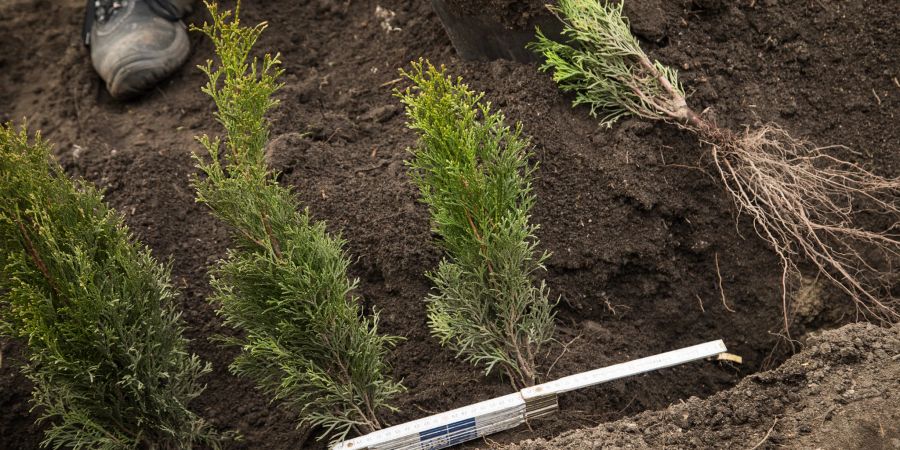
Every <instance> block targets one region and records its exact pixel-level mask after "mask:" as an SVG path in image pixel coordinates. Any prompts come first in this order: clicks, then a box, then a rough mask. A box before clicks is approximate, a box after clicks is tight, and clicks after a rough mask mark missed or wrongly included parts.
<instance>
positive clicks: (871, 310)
mask: <svg viewBox="0 0 900 450" xmlns="http://www.w3.org/2000/svg"><path fill="white" fill-rule="evenodd" d="M622 7H623V4H622V3H621V2H616V3H611V2H607V1H606V0H599V1H598V0H560V1H559V2H558V5H557V6H552V7H550V8H551V10H552V11H553V12H555V13H556V14H557V15H558V16H559V17H560V19H561V20H562V21H563V23H564V30H563V36H564V37H565V38H567V39H568V41H567V42H565V43H564V42H556V41H553V40H551V39H549V38H547V37H545V36H544V35H543V34H541V33H540V31H538V40H537V41H536V42H534V43H532V44H531V45H530V46H531V48H532V49H534V50H535V51H537V52H540V53H541V54H543V56H544V57H545V58H546V62H545V64H544V65H543V66H542V69H543V70H545V71H550V72H552V73H553V79H554V80H555V81H556V82H557V83H558V85H559V87H560V88H561V89H562V90H563V91H566V92H572V93H574V94H575V100H574V104H575V105H586V106H588V107H589V108H590V113H591V114H592V115H594V116H597V117H600V119H601V122H602V123H603V124H604V125H611V124H612V123H614V122H615V121H616V120H618V119H619V118H621V117H624V116H638V117H643V118H647V119H651V120H661V121H666V122H673V123H676V124H678V125H679V126H681V127H683V128H685V129H687V130H689V131H691V132H693V133H696V134H697V135H698V136H699V137H700V139H701V141H703V142H704V143H706V144H707V148H708V149H709V151H710V154H711V156H712V161H713V163H714V165H715V168H716V171H717V172H718V177H719V179H720V180H721V181H722V183H723V185H724V187H725V190H726V191H727V192H728V193H729V194H730V195H731V197H732V199H733V200H734V203H735V206H736V207H737V209H738V211H740V212H742V213H745V214H749V215H750V217H752V218H753V221H754V225H755V229H756V231H757V234H758V235H759V236H760V237H761V238H763V239H764V240H766V241H767V242H768V243H769V244H770V245H771V246H772V248H773V249H774V250H775V252H776V253H777V254H778V256H779V257H780V258H781V262H782V266H783V280H784V284H783V286H782V292H783V293H784V298H785V328H787V327H788V307H787V301H786V299H787V291H788V284H791V280H796V279H798V278H799V274H800V270H799V264H801V263H803V264H810V265H811V266H812V267H815V268H816V269H817V270H818V272H819V273H820V274H821V275H822V276H823V277H825V278H826V279H828V280H830V281H832V282H833V283H834V284H835V285H837V286H838V287H840V288H841V289H842V290H843V291H844V292H846V293H847V294H848V295H849V296H850V297H851V298H852V299H853V300H854V301H855V302H856V304H857V305H858V307H859V309H860V310H861V311H863V312H864V313H866V314H867V315H870V316H873V317H881V318H884V319H887V320H891V321H893V320H897V319H898V318H900V313H898V310H897V302H896V300H894V299H892V298H890V288H891V286H890V285H891V278H892V277H893V274H892V273H891V272H892V271H891V270H886V271H879V270H877V269H875V268H874V265H873V264H872V255H878V257H885V258H887V259H888V260H890V259H894V258H897V257H898V256H900V235H898V233H897V230H896V229H892V228H888V229H886V230H881V231H879V230H869V229H865V228H863V227H862V226H861V225H859V224H858V223H857V222H856V221H855V216H856V213H857V212H858V211H859V210H861V209H867V210H868V211H870V212H873V213H875V214H878V215H882V216H884V217H886V218H887V222H888V223H894V224H896V223H897V222H898V221H900V195H898V193H900V180H898V179H893V180H892V179H885V178H882V177H879V176H877V175H875V174H873V173H871V172H868V171H866V170H864V169H862V168H861V167H859V166H857V165H855V164H853V163H850V162H847V161H842V160H840V159H838V158H835V157H834V156H831V155H829V154H828V153H826V151H825V150H826V149H825V148H822V147H816V146H815V145H812V144H811V143H809V142H805V141H802V140H799V139H796V138H794V137H792V136H791V135H790V134H788V133H787V132H786V131H785V130H783V129H782V128H781V127H779V126H778V125H774V124H768V125H764V126H762V127H758V128H755V129H747V131H746V132H744V133H735V132H732V131H731V130H728V129H725V128H721V127H719V126H718V125H716V124H715V123H713V122H712V121H710V120H708V119H706V118H705V117H703V116H702V115H701V114H697V113H696V112H695V111H694V110H693V109H691V108H690V106H689V105H688V103H687V99H686V96H685V93H684V90H683V89H682V87H681V85H680V83H679V82H678V78H677V72H676V71H675V70H674V69H672V68H670V67H667V66H665V65H664V64H662V63H660V62H659V61H652V60H651V59H650V58H649V57H648V56H647V54H646V53H644V51H643V50H642V49H641V47H640V44H639V43H638V41H637V39H636V38H635V37H634V35H633V34H632V33H631V30H630V28H629V26H628V23H627V21H626V19H625V17H623V15H622ZM862 205H865V206H862Z"/></svg>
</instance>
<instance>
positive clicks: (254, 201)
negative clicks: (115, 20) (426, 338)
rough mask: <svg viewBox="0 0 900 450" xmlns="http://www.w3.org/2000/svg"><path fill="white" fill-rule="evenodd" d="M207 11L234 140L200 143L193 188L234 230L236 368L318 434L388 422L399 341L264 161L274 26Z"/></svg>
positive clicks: (222, 106) (230, 290) (229, 298)
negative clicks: (384, 329) (267, 38)
mask: <svg viewBox="0 0 900 450" xmlns="http://www.w3.org/2000/svg"><path fill="white" fill-rule="evenodd" d="M207 7H208V8H209V11H210V14H211V16H212V23H206V24H204V25H203V27H202V28H201V31H203V33H204V34H206V35H207V36H208V37H209V38H210V39H211V40H212V42H213V44H214V46H215V52H216V55H217V56H218V62H217V63H216V64H214V63H213V62H212V61H209V62H207V64H206V66H203V67H201V69H202V70H203V71H204V72H205V73H206V75H208V77H209V82H208V83H207V84H206V86H205V87H204V88H203V91H204V92H205V93H207V94H208V95H209V96H210V97H212V99H213V101H214V102H215V104H216V106H217V108H218V112H217V113H216V118H217V119H218V121H219V123H220V124H221V125H222V126H223V127H224V128H225V137H224V139H222V140H219V139H215V140H213V139H210V138H209V137H208V136H203V137H201V138H200V139H199V140H200V142H201V143H202V144H203V147H204V148H205V149H206V151H207V152H208V154H209V158H204V157H200V156H197V155H195V158H196V160H197V165H198V167H199V168H200V170H201V171H202V173H203V175H204V176H203V177H200V176H198V177H196V178H195V179H194V186H195V187H196V189H197V201H199V202H201V203H204V204H206V205H208V206H209V207H210V208H211V209H212V212H213V214H214V215H215V216H216V217H218V218H219V219H221V220H222V221H223V222H225V223H226V224H228V225H229V226H230V228H231V230H232V231H233V233H232V234H233V237H234V243H233V247H232V248H231V249H230V250H229V252H228V256H227V257H226V258H225V259H224V260H223V261H220V262H219V264H218V266H217V267H216V268H215V269H214V271H213V279H212V286H213V289H214V291H215V292H214V295H213V297H212V299H211V301H212V302H213V303H214V304H215V305H216V306H217V308H218V313H219V314H220V315H221V316H222V317H224V319H225V324H226V325H228V326H230V327H233V328H234V329H236V330H240V331H241V332H242V333H241V334H240V335H239V336H237V337H228V338H223V339H224V341H225V342H226V343H227V344H230V345H233V346H235V347H237V348H240V350H241V351H240V353H239V354H238V356H237V358H236V359H235V360H234V362H233V363H232V364H231V366H230V369H231V371H232V372H233V373H235V374H238V375H242V376H246V377H248V378H250V379H252V380H254V381H255V382H256V384H257V385H258V386H259V387H260V388H261V389H263V390H264V391H266V392H268V393H270V394H271V395H272V396H273V397H274V399H276V400H280V401H283V402H285V403H286V404H287V405H288V406H290V407H293V408H295V409H296V410H297V411H298V413H299V418H300V424H301V425H303V424H308V425H312V426H321V427H322V428H323V431H322V434H321V437H320V438H325V437H328V438H331V439H333V440H334V441H337V440H341V439H343V438H344V437H345V436H346V435H347V434H348V433H350V432H351V431H355V432H357V433H367V432H370V431H374V430H376V429H379V428H381V426H382V422H381V421H380V419H379V414H380V413H382V412H383V411H384V410H393V409H394V408H393V407H392V406H391V405H390V402H391V399H392V397H394V396H395V395H396V394H398V393H400V392H402V391H403V387H402V386H401V385H400V384H399V383H397V382H395V381H394V380H392V379H391V378H390V371H391V370H390V367H389V366H388V365H387V363H386V362H385V359H386V356H387V355H386V354H387V352H388V350H389V349H390V347H391V346H392V345H393V344H394V343H395V342H396V341H397V338H395V337H391V336H384V335H381V334H379V333H378V315H377V314H375V315H373V316H370V317H366V316H364V315H363V314H362V309H361V306H360V304H359V301H358V299H357V297H356V296H354V295H353V290H354V288H355V285H356V281H354V280H351V279H350V278H349V277H348V275H347V267H348V266H349V264H350V260H349V258H348V257H347V255H346V254H345V253H344V250H343V241H342V240H341V239H340V238H338V237H335V236H331V235H329V234H328V233H326V231H325V224H324V223H322V222H314V221H313V220H312V219H311V218H310V216H309V213H308V212H307V211H306V210H304V209H301V208H300V206H299V201H298V200H297V198H296V197H295V196H294V194H293V193H292V192H291V191H290V190H289V189H287V188H285V187H282V186H280V185H279V184H278V183H277V182H276V181H275V177H274V176H273V174H272V173H271V172H270V171H269V169H268V167H267V166H266V161H265V157H264V150H265V146H266V143H267V142H268V136H269V122H268V120H267V119H266V117H265V116H266V113H267V112H268V111H269V110H270V109H271V108H272V107H274V106H275V105H276V101H275V100H274V99H273V98H272V94H273V93H274V92H275V91H276V90H277V89H278V88H279V87H280V84H279V83H278V77H279V76H280V75H281V69H279V60H278V56H277V55H276V56H271V55H268V54H267V55H265V56H264V57H263V58H262V60H261V61H260V60H256V59H254V60H253V61H248V54H249V52H250V50H251V49H252V47H253V45H254V44H255V43H256V40H257V39H258V38H259V36H260V34H261V33H262V32H263V29H264V28H265V24H260V25H257V26H255V27H243V26H241V25H240V21H239V19H238V13H237V11H236V12H235V15H234V18H233V20H228V19H229V16H230V13H229V12H222V13H219V11H218V8H217V7H216V5H215V4H207ZM222 147H224V149H223V148H222Z"/></svg>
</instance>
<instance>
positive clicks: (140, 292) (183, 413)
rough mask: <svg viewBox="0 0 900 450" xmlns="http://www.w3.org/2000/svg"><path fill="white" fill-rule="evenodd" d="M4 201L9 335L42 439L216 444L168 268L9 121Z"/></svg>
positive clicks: (1, 240) (203, 366)
mask: <svg viewBox="0 0 900 450" xmlns="http://www.w3.org/2000/svg"><path fill="white" fill-rule="evenodd" d="M0 198H2V199H3V200H2V201H0V334H3V335H7V336H12V337H17V338H20V339H22V340H23V341H25V342H26V343H27V349H28V350H27V354H28V364H27V365H26V366H25V367H24V368H23V370H24V372H25V374H26V376H27V377H28V378H29V380H30V381H31V383H32V384H33V390H32V404H33V405H34V407H35V410H36V411H37V413H38V415H39V417H40V419H39V420H40V421H46V422H48V426H47V429H46V431H45V433H44V436H45V440H44V441H43V442H42V443H41V445H42V446H43V447H52V448H76V449H79V448H90V449H108V450H120V449H138V448H146V449H150V448H156V449H190V448H192V447H195V446H202V447H203V448H209V447H212V448H218V447H219V439H220V436H219V435H217V434H216V433H215V431H214V430H212V429H211V428H210V427H209V425H208V424H207V423H206V422H205V421H204V420H203V419H202V418H200V417H198V416H197V415H196V414H194V413H193V412H192V411H190V410H189V409H188V407H187V406H188V403H189V402H190V401H191V400H192V399H193V398H195V397H197V396H198V395H200V393H201V392H202V391H203V389H204V386H203V385H202V384H201V382H200V378H201V377H202V376H203V375H204V374H206V373H207V372H209V371H210V366H209V364H207V363H204V362H202V361H200V359H199V358H198V357H197V356H195V355H192V354H189V353H188V351H187V340H186V339H184V338H183V337H182V334H183V331H184V324H183V322H182V320H181V319H180V313H179V311H178V310H177V308H176V296H177V293H176V292H175V290H174V289H173V288H172V286H171V284H170V282H169V279H170V276H169V269H168V268H167V267H165V266H163V265H161V264H159V263H158V262H157V261H156V260H155V259H154V258H153V256H152V255H151V254H150V250H149V249H148V248H146V247H144V246H143V245H141V244H139V243H137V242H135V241H134V238H133V236H132V235H131V233H130V232H129V231H128V228H127V227H126V226H125V224H124V223H123V220H122V216H121V215H120V214H118V213H116V212H115V211H113V210H112V209H110V208H109V207H108V206H107V205H106V204H105V203H104V202H103V198H102V196H101V194H100V192H99V191H98V190H97V189H96V188H95V187H94V186H92V185H91V184H89V183H87V182H85V181H82V180H70V179H69V178H68V177H66V175H65V173H63V170H62V168H61V167H60V166H59V164H57V163H56V162H55V161H54V160H53V158H52V157H51V156H50V145H49V144H47V143H46V142H45V141H43V140H42V139H41V137H40V135H39V134H38V135H37V136H35V137H34V138H33V139H29V137H28V134H27V132H26V130H25V129H24V127H23V128H22V129H21V131H18V132H17V131H16V130H15V129H14V128H13V126H12V125H11V124H6V125H2V124H0ZM2 439H3V437H0V440H2ZM9 445H11V446H15V445H16V444H15V443H11V442H10V443H9Z"/></svg>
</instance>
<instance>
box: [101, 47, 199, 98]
mask: <svg viewBox="0 0 900 450" xmlns="http://www.w3.org/2000/svg"><path fill="white" fill-rule="evenodd" d="M190 50H191V46H190V42H189V40H188V38H187V33H180V34H178V36H177V37H176V38H175V40H174V41H173V42H172V45H170V46H169V47H168V48H166V49H165V50H161V51H156V52H153V53H151V54H149V55H148V54H147V53H141V54H138V55H136V56H135V57H134V58H133V61H126V62H124V63H123V64H122V65H121V66H120V67H119V69H118V70H116V71H115V73H113V74H112V76H111V77H110V80H109V82H108V83H107V84H106V87H107V89H108V90H109V93H110V94H111V95H112V96H113V97H114V98H116V99H120V100H123V99H128V98H131V97H134V96H136V95H138V94H141V93H143V92H146V91H147V90H148V89H150V88H152V87H153V86H156V85H157V84H158V83H159V82H160V81H162V80H164V79H166V78H168V77H169V76H171V75H172V74H173V73H174V72H175V71H176V70H178V68H179V67H181V65H182V64H184V62H185V61H186V60H187V58H188V55H189V54H190ZM172 55H177V57H176V58H175V59H172ZM148 56H149V57H148Z"/></svg>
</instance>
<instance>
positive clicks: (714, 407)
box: [506, 324, 900, 450]
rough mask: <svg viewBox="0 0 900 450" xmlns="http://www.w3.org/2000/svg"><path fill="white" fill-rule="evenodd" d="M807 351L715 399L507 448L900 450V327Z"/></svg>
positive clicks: (842, 333)
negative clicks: (815, 449)
mask: <svg viewBox="0 0 900 450" xmlns="http://www.w3.org/2000/svg"><path fill="white" fill-rule="evenodd" d="M807 345H808V346H807V348H805V349H804V350H803V351H802V352H800V353H799V354H797V355H794V356H792V357H791V358H790V359H789V360H787V362H785V363H784V364H782V365H781V366H780V367H778V368H777V369H774V370H771V371H768V372H762V373H759V374H755V375H750V376H748V377H747V378H745V379H744V380H743V381H741V382H740V383H738V385H737V386H735V387H733V388H731V389H729V390H727V391H724V392H720V393H718V394H715V395H713V396H712V397H709V398H707V399H705V400H701V399H699V398H697V397H691V398H689V399H687V400H686V401H683V402H679V403H675V404H673V405H672V406H669V407H668V408H667V409H665V410H662V411H649V412H644V413H641V414H638V415H636V416H632V417H628V418H625V419H621V420H618V421H615V422H610V423H605V424H601V425H599V426H597V427H594V428H590V429H587V430H575V431H570V432H566V433H564V434H562V435H561V436H558V437H556V438H554V439H551V440H543V439H540V440H529V441H525V442H522V443H519V444H513V445H510V446H508V447H506V448H507V449H508V450H543V449H547V448H558V449H570V450H582V449H598V448H722V449H726V448H728V449H732V448H804V449H813V448H821V449H826V448H827V449H867V450H876V449H884V450H892V449H898V448H900V326H894V327H893V328H891V329H884V328H878V327H875V326H873V325H867V324H853V325H848V326H846V327H843V328H840V329H838V330H831V331H826V332H824V333H822V334H821V335H818V336H815V337H813V338H811V339H809V340H808V341H807Z"/></svg>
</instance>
